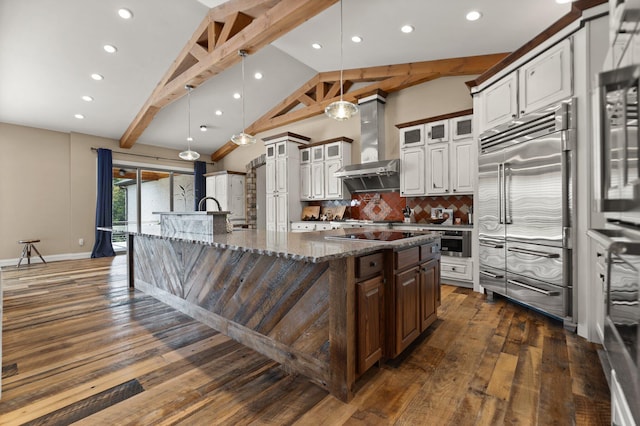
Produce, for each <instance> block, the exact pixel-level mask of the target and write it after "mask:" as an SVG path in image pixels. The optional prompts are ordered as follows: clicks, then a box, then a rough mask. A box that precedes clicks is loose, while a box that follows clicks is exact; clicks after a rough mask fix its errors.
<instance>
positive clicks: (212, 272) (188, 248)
mask: <svg viewBox="0 0 640 426" xmlns="http://www.w3.org/2000/svg"><path fill="white" fill-rule="evenodd" d="M250 232H253V233H255V232H256V231H243V232H239V233H238V234H244V235H241V237H243V238H245V240H246V237H247V235H249V233H250ZM283 235H284V236H283ZM298 235H301V234H298ZM234 237H236V236H232V235H229V236H228V237H226V238H225V240H224V241H221V242H219V243H218V242H216V243H214V242H212V241H200V242H199V241H195V240H186V239H181V238H167V237H166V236H158V235H146V234H141V233H135V232H132V233H130V234H129V252H128V265H129V285H130V286H131V287H135V288H137V289H139V290H142V291H143V292H145V293H148V294H150V295H152V296H154V297H155V298H157V299H159V300H161V301H162V302H164V303H166V304H168V305H170V306H172V307H173V308H175V309H177V310H179V311H180V312H183V313H185V314H186V315H189V316H191V317H192V318H194V319H196V320H198V321H201V322H203V323H205V324H207V325H208V326H210V327H212V328H213V329H215V330H217V331H219V332H220V333H222V334H225V335H227V336H229V337H230V338H232V339H234V340H236V341H238V342H240V343H242V344H244V345H246V346H248V347H250V348H252V349H254V350H256V351H257V352H259V353H261V354H263V355H265V356H267V357H269V358H271V359H273V360H274V361H276V362H279V363H280V364H281V365H282V366H283V368H284V369H285V370H286V371H289V372H292V373H299V374H302V375H304V376H306V377H308V378H309V379H310V380H311V381H312V382H314V383H316V384H318V385H319V386H321V387H323V388H325V389H326V390H327V391H328V392H330V393H331V394H332V395H334V396H335V397H336V398H338V399H340V400H342V401H345V402H346V401H349V400H350V399H351V398H352V397H353V389H354V383H355V381H356V378H357V377H358V376H359V375H360V374H362V373H363V372H364V371H362V370H363V368H364V367H363V365H364V364H363V363H362V362H359V361H358V358H359V355H360V358H363V359H364V358H367V361H366V368H368V367H370V366H371V365H373V364H375V362H377V361H378V360H380V359H383V358H385V357H387V356H389V355H395V352H396V348H395V347H394V348H393V349H392V350H390V351H387V350H385V349H384V346H385V343H384V342H385V336H384V330H385V328H387V327H393V328H394V330H401V328H398V327H401V326H402V325H403V324H406V321H405V322H404V323H402V324H399V325H398V324H395V323H394V324H395V325H393V324H392V325H385V323H387V322H388V321H386V320H385V314H384V312H385V310H387V307H386V306H394V310H396V309H399V308H398V306H399V305H398V304H397V303H394V304H391V305H389V301H388V300H387V301H386V304H385V300H384V299H385V298H384V297H383V295H382V294H381V295H380V297H376V298H375V299H369V300H367V299H366V298H364V299H363V296H362V295H361V294H360V293H358V294H356V290H357V289H358V291H360V287H359V285H360V284H361V281H362V280H361V279H360V277H364V275H363V272H362V271H361V269H362V266H361V264H362V262H361V261H360V262H359V260H360V259H364V258H368V257H370V256H360V254H366V253H370V252H371V251H372V250H373V251H376V250H377V253H379V254H384V256H383V257H382V258H383V259H387V258H390V257H391V253H394V251H395V250H397V249H398V247H401V248H405V247H411V244H409V243H406V242H405V243H404V244H402V245H400V246H398V247H395V248H394V247H393V246H389V244H388V243H387V244H383V245H382V246H378V245H376V246H367V245H366V244H365V246H364V247H363V245H362V243H336V242H331V243H328V242H327V243H325V242H324V238H320V237H317V238H319V239H318V243H321V244H327V245H328V247H330V249H329V250H327V249H326V248H325V250H323V253H324V254H326V253H327V252H329V253H330V254H329V255H324V256H316V257H305V256H302V255H301V253H302V251H300V252H299V253H298V254H295V253H293V250H291V249H288V253H287V254H286V255H284V254H283V252H282V246H286V245H294V246H295V245H296V244H297V243H298V242H299V241H294V240H295V239H296V238H299V237H298V236H296V235H295V234H293V236H290V237H287V234H279V237H278V238H280V239H282V238H284V240H285V241H287V239H289V241H288V243H289V244H287V242H284V243H283V242H282V241H280V243H279V244H278V247H279V248H278V249H277V250H274V249H273V247H270V248H269V247H267V245H263V246H262V247H261V246H260V244H256V245H257V246H258V247H257V248H256V247H254V248H248V247H239V246H238V245H233V244H231V243H237V241H231V240H232V239H233V238H234ZM258 237H260V234H258ZM258 239H259V240H260V238H258ZM292 239H293V240H292ZM214 240H216V238H214ZM219 240H222V238H219ZM415 240H416V241H414V242H413V245H414V248H415V249H418V247H421V246H424V247H427V246H428V247H429V250H430V253H431V252H432V251H433V252H434V253H435V252H436V250H434V249H433V248H432V247H436V248H437V249H439V236H438V235H432V236H431V237H429V236H428V235H426V236H422V237H418V238H416V239H415ZM245 242H246V241H245ZM336 244H341V245H342V250H337V249H336ZM396 245H397V244H396ZM416 245H417V247H416ZM437 251H439V250H437ZM333 252H335V253H333ZM331 253H332V254H331ZM437 259H438V261H439V252H438V253H437ZM393 270H394V266H393V264H389V262H386V261H385V265H384V270H383V271H381V273H380V274H379V275H380V276H384V277H389V280H390V279H393V278H392V277H393ZM370 272H371V271H370ZM373 272H375V271H373ZM417 273H418V270H417V269H416V274H417ZM416 276H417V275H416ZM368 281H371V280H368ZM382 281H384V280H381V282H382ZM405 284H406V283H405ZM438 284H439V283H438ZM430 285H432V284H430ZM381 288H382V287H381ZM399 288H404V287H403V286H402V285H400V287H399ZM416 291H419V289H418V288H416ZM384 294H389V295H390V296H391V297H393V295H394V294H395V290H394V291H390V292H387V291H384ZM416 296H418V294H417V293H416ZM388 297H389V296H388ZM362 300H364V303H365V305H363V304H362ZM372 300H375V303H377V304H378V305H377V306H375V305H372ZM416 303H417V305H416ZM413 305H415V307H414V308H410V309H411V311H410V312H419V309H420V303H419V302H418V301H417V300H414V301H413ZM413 309H417V311H414V310H413ZM376 313H377V315H378V317H376V318H370V317H371V316H372V315H376ZM372 327H373V328H372ZM371 330H373V339H372V338H370V336H371V335H372V333H371ZM394 332H395V331H394ZM376 333H379V334H378V335H377V336H376V335H375V334H376ZM364 334H366V335H368V336H369V337H366V336H364ZM405 337H406V336H405ZM416 337H417V336H416ZM358 339H359V340H358ZM387 339H388V337H387ZM372 340H373V343H374V344H378V343H376V342H379V345H380V346H381V347H380V348H373V351H374V352H376V354H375V355H374V357H373V358H372V357H371V354H370V353H369V352H371V350H372V348H371V345H372ZM358 341H360V344H359V343H358ZM363 345H364V347H363ZM387 345H388V344H387ZM365 351H366V352H367V353H363V352H365Z"/></svg>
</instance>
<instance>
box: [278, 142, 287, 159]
mask: <svg viewBox="0 0 640 426" xmlns="http://www.w3.org/2000/svg"><path fill="white" fill-rule="evenodd" d="M286 156H287V142H286V141H285V142H278V143H277V144H276V157H278V158H283V157H286Z"/></svg>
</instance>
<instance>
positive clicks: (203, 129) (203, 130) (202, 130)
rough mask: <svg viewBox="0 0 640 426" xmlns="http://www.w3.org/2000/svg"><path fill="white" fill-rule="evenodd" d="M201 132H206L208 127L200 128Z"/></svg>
mask: <svg viewBox="0 0 640 426" xmlns="http://www.w3.org/2000/svg"><path fill="white" fill-rule="evenodd" d="M200 131H201V132H206V131H207V126H205V125H204V124H203V125H202V126H200Z"/></svg>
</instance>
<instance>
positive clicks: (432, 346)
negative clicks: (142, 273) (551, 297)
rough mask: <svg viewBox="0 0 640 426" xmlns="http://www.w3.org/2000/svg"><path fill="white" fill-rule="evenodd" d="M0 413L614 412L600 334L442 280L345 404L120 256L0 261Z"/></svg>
mask: <svg viewBox="0 0 640 426" xmlns="http://www.w3.org/2000/svg"><path fill="white" fill-rule="evenodd" d="M2 286H3V289H4V306H3V308H4V311H3V321H4V323H3V330H2V332H3V336H2V337H3V341H2V343H3V359H2V374H3V379H2V399H1V400H0V424H2V425H17V424H29V425H40V424H47V425H55V424H58V425H63V424H70V423H73V422H77V424H80V425H116V424H117V425H126V424H138V425H150V424H162V425H172V424H185V425H211V424H229V425H240V424H271V425H284V424H296V425H318V424H323V425H343V424H349V425H356V424H363V425H365V424H366V425H378V424H382V425H386V424H398V425H447V424H451V425H496V424H516V423H517V424H540V425H549V424H559V425H566V424H578V425H598V424H602V425H605V424H610V414H609V413H610V405H609V389H608V387H607V383H606V380H605V378H604V375H603V373H602V371H601V368H600V363H599V361H598V356H597V354H596V350H597V345H593V344H590V343H588V342H586V341H585V340H584V339H582V338H580V337H578V336H577V335H575V334H573V333H570V332H567V331H565V330H564V329H563V328H562V326H561V324H560V323H558V322H555V321H553V320H550V319H548V318H547V317H545V316H542V315H540V314H538V313H535V312H532V311H530V310H527V309H524V308H522V307H519V306H517V305H515V304H513V303H507V302H505V301H504V300H497V301H496V302H495V303H488V302H487V301H486V300H485V297H484V296H483V295H480V294H477V293H473V292H472V291H471V290H468V289H463V288H458V287H453V286H443V289H442V306H441V307H440V309H439V312H438V316H439V319H438V320H437V322H436V323H435V324H434V325H433V326H431V328H430V329H429V330H428V331H427V333H426V335H425V336H423V337H422V338H420V339H418V340H419V341H418V342H416V343H415V344H414V345H412V346H411V347H410V348H409V349H408V350H407V351H405V353H403V354H402V355H401V357H400V358H399V359H396V360H393V361H392V362H389V363H386V364H383V365H382V366H381V367H380V368H378V367H374V368H373V369H372V370H370V371H369V372H368V373H367V374H366V375H365V376H364V377H363V380H360V381H359V382H358V383H357V385H358V387H359V389H358V391H357V393H356V396H355V398H354V399H353V400H352V401H351V402H350V403H349V404H345V403H342V402H340V401H338V400H337V399H335V398H334V397H332V396H329V395H328V394H327V393H326V392H325V391H324V390H322V389H320V388H319V387H317V386H316V385H313V384H311V383H309V382H308V381H307V380H305V378H304V377H301V376H293V375H289V374H287V373H286V372H284V371H283V370H282V369H281V368H279V366H278V364H276V363H275V362H273V361H271V360H269V359H267V358H265V357H263V356H262V355H259V354H257V353H256V352H254V351H252V350H250V349H247V348H245V347H243V346H242V345H240V344H238V343H235V342H234V341H232V340H230V339H228V338H227V337H225V336H223V335H221V334H219V333H216V332H215V331H213V330H211V329H209V328H208V327H206V326H204V325H201V324H199V323H197V322H196V321H194V320H191V319H190V318H188V317H186V316H185V315H182V314H180V313H178V312H176V311H174V310H173V309H171V308H169V307H167V306H166V305H164V304H162V303H160V302H158V301H156V300H155V299H153V298H151V297H149V296H146V295H144V294H143V293H141V292H139V291H133V292H131V291H129V289H128V288H127V285H126V266H125V257H124V256H118V257H116V258H106V259H87V260H80V261H65V262H52V263H49V264H47V265H40V264H37V265H32V266H30V267H28V268H21V269H19V270H16V269H15V268H4V269H3V270H2Z"/></svg>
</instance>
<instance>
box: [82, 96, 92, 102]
mask: <svg viewBox="0 0 640 426" xmlns="http://www.w3.org/2000/svg"><path fill="white" fill-rule="evenodd" d="M82 100H83V101H85V102H91V101H93V98H92V97H91V96H88V95H84V96H83V97H82Z"/></svg>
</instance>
